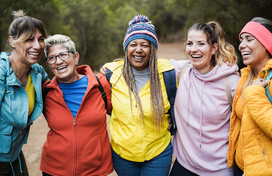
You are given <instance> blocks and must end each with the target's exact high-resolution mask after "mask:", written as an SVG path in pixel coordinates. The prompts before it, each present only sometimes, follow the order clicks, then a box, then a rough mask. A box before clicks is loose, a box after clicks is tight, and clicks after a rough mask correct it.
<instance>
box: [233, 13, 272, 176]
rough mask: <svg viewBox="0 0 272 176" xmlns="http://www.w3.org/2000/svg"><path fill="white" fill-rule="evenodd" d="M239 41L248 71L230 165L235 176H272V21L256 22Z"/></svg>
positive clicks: (236, 106)
mask: <svg viewBox="0 0 272 176" xmlns="http://www.w3.org/2000/svg"><path fill="white" fill-rule="evenodd" d="M239 39H240V45H239V50H240V52H241V54H242V58H243V62H244V64H245V65H247V67H246V68H243V69H242V70H241V79H240V81H239V84H238V87H237V90H236V93H235V97H234V100H233V106H232V110H233V112H232V114H231V117H230V130H229V149H228V165H229V167H231V166H233V165H234V175H235V176H236V175H239V176H241V175H243V174H244V175H246V176H248V175H254V176H256V175H262V176H264V175H272V140H271V139H272V118H271V116H272V105H271V102H270V101H269V99H268V96H270V94H271V93H272V85H271V83H270V74H269V72H270V71H271V70H272V60H271V58H272V57H271V55H272V21H270V20H267V19H264V18H259V17H258V18H253V19H252V20H251V21H250V22H248V23H247V24H246V25H245V27H244V28H243V29H242V31H241V33H240V35H239ZM271 74H272V72H271ZM266 94H267V95H266Z"/></svg>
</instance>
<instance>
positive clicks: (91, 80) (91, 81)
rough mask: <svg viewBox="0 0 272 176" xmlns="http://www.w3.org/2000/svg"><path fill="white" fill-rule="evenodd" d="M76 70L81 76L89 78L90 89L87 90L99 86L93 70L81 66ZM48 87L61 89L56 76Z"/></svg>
mask: <svg viewBox="0 0 272 176" xmlns="http://www.w3.org/2000/svg"><path fill="white" fill-rule="evenodd" d="M76 69H77V72H78V73H79V74H83V75H87V78H88V88H87V89H91V88H92V87H94V86H98V85H99V84H98V82H97V80H96V78H95V75H94V74H93V71H92V69H91V68H90V67H89V66H88V65H81V66H78V67H77V68H76ZM46 87H48V88H57V87H59V84H58V80H57V78H56V76H55V77H54V78H53V79H52V81H51V83H49V84H48V86H46Z"/></svg>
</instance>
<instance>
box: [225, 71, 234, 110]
mask: <svg viewBox="0 0 272 176" xmlns="http://www.w3.org/2000/svg"><path fill="white" fill-rule="evenodd" d="M226 92H227V97H228V102H229V106H230V110H231V111H232V101H233V100H232V96H231V89H230V75H228V76H227V77H226Z"/></svg>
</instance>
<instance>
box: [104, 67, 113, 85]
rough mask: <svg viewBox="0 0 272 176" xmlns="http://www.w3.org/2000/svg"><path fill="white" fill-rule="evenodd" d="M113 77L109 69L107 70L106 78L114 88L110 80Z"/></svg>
mask: <svg viewBox="0 0 272 176" xmlns="http://www.w3.org/2000/svg"><path fill="white" fill-rule="evenodd" d="M111 76H112V71H110V70H109V69H108V68H106V73H105V77H106V79H107V80H108V82H109V84H110V87H112V85H111V83H110V78H111Z"/></svg>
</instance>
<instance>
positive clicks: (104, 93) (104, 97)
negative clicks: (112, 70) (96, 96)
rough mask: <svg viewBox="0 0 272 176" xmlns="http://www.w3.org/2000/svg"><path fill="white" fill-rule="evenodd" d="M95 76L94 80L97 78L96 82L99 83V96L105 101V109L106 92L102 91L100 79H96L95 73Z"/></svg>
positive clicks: (106, 104) (106, 105)
mask: <svg viewBox="0 0 272 176" xmlns="http://www.w3.org/2000/svg"><path fill="white" fill-rule="evenodd" d="M95 78H96V80H97V82H98V84H99V86H98V89H99V91H100V93H101V96H102V98H103V100H104V102H105V108H106V110H107V107H108V103H107V95H106V92H105V91H104V89H103V87H102V85H101V83H100V81H99V79H98V77H97V76H96V75H95Z"/></svg>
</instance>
